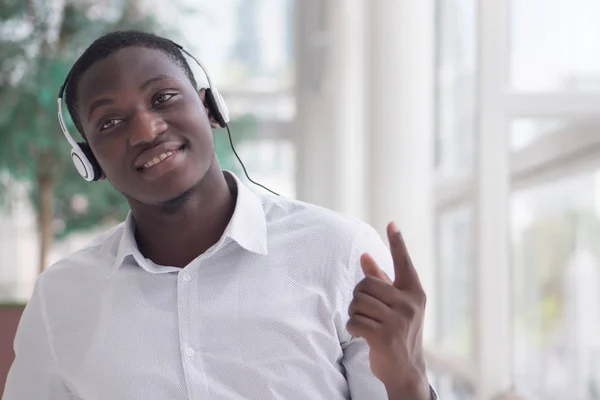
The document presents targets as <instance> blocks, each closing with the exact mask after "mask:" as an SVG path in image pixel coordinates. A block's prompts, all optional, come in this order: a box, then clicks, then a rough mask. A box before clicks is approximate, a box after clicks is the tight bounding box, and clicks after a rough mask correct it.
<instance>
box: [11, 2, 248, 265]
mask: <svg viewBox="0 0 600 400" xmlns="http://www.w3.org/2000/svg"><path fill="white" fill-rule="evenodd" d="M119 29H140V30H145V31H152V32H154V33H157V34H163V35H167V36H168V35H169V34H170V32H165V29H161V28H160V25H159V24H158V23H157V22H156V20H155V19H154V18H153V16H151V15H149V14H147V13H146V12H145V11H144V8H143V0H64V1H62V2H57V1H54V0H38V1H33V0H29V1H23V0H4V1H3V2H1V3H0V60H1V62H0V104H1V105H2V109H3V112H2V114H1V115H0V140H1V142H0V143H1V145H0V173H1V172H2V171H8V173H9V174H10V176H11V177H12V178H13V179H17V180H21V181H25V182H28V183H29V184H30V185H29V186H30V187H31V201H32V204H33V205H34V209H35V211H36V214H37V221H38V231H39V232H38V233H39V240H40V257H39V268H40V271H41V270H43V269H44V268H45V267H46V266H47V254H48V251H49V248H50V246H51V245H52V242H53V240H54V239H55V238H56V237H62V236H65V235H68V234H70V233H72V232H74V231H77V230H81V229H89V228H92V227H94V226H97V225H98V224H102V223H105V222H110V223H112V222H116V221H121V220H122V219H123V218H124V216H125V215H126V213H127V211H128V205H127V203H126V202H125V200H124V199H123V196H122V195H121V194H120V193H118V192H117V191H116V190H115V189H114V188H113V187H112V186H111V185H110V184H109V183H107V182H96V183H92V184H91V183H87V182H85V181H84V180H83V179H81V178H80V177H79V176H78V175H77V172H76V170H75V168H74V167H73V166H72V164H71V159H70V156H69V154H70V147H69V145H68V143H67V141H66V140H65V139H64V136H63V134H62V132H61V131H60V128H59V125H58V121H57V115H56V113H57V108H56V96H57V93H58V89H59V87H60V85H61V84H62V83H63V80H64V78H65V76H66V75H67V73H68V71H69V69H70V67H71V65H72V64H73V62H74V61H75V59H76V58H77V56H78V55H79V54H80V53H81V52H82V51H83V49H84V48H85V47H86V46H87V45H89V44H90V43H91V42H92V41H93V40H94V39H95V38H97V37H98V36H100V35H102V34H103V33H106V32H109V31H113V30H119ZM66 122H67V124H68V126H69V129H70V131H71V132H72V133H75V132H76V128H75V127H74V125H73V123H72V121H71V120H70V118H69V117H68V116H66ZM249 122H251V121H249V120H248V119H245V120H242V121H241V122H240V123H241V125H244V126H246V127H251V126H252V124H249ZM233 124H234V125H235V122H234V123H233ZM248 130H251V129H250V128H249V129H241V130H240V131H245V132H246V133H247V131H248ZM225 136H226V135H225ZM237 136H241V135H239V134H238V135H236V137H237ZM218 145H219V146H218V151H219V152H220V153H221V151H222V149H223V146H222V145H220V144H218ZM230 153H231V151H228V152H227V153H221V154H220V159H221V162H222V164H223V166H224V167H225V168H227V167H228V166H230V165H231V162H232V161H233V159H232V156H231V155H230ZM2 190H4V185H2V184H1V183H0V194H1V192H2ZM1 200H2V196H0V202H1Z"/></svg>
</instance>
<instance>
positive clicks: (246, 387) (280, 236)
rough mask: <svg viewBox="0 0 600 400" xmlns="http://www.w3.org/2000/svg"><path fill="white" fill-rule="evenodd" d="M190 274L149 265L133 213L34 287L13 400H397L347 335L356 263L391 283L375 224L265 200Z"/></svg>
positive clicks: (252, 201) (254, 199)
mask: <svg viewBox="0 0 600 400" xmlns="http://www.w3.org/2000/svg"><path fill="white" fill-rule="evenodd" d="M226 177H227V179H228V182H229V184H230V185H234V186H237V192H238V194H237V202H236V207H235V211H234V213H233V217H232V219H231V221H230V223H229V225H228V226H227V229H226V230H225V232H224V234H223V236H222V237H221V239H220V240H219V242H218V243H216V244H215V245H214V246H212V247H211V248H210V249H209V250H208V251H207V252H205V253H204V254H202V255H201V256H199V257H198V258H196V259H195V260H194V261H192V262H191V263H190V264H189V265H187V266H186V267H185V268H183V269H180V268H175V267H169V266H159V265H156V264H154V263H153V262H152V261H150V260H149V259H145V258H144V257H143V256H142V254H141V253H140V252H139V250H138V248H137V246H136V243H135V239H134V229H135V226H134V223H133V222H134V221H133V219H132V218H131V217H128V218H127V220H126V221H125V222H124V223H122V224H120V225H118V226H117V227H116V228H114V229H112V230H111V231H109V232H107V233H106V234H104V235H103V236H102V237H100V238H98V239H97V240H95V241H94V242H92V243H91V244H89V245H88V246H86V247H85V248H83V249H81V250H80V251H78V252H76V253H74V254H72V255H70V256H69V257H67V258H65V259H63V260H61V261H59V262H58V263H56V264H55V265H53V266H51V267H49V268H48V269H47V270H46V271H44V273H43V274H41V275H40V277H39V278H38V280H37V283H36V287H35V290H34V293H33V296H32V298H31V300H30V301H29V303H28V304H27V307H26V308H25V311H24V313H23V317H22V320H21V322H20V325H19V328H18V332H17V335H16V338H15V353H16V358H15V361H14V363H13V365H12V367H11V369H10V372H9V374H8V379H7V383H6V388H5V392H4V396H3V399H4V400H63V399H65V400H66V399H84V400H179V399H181V400H183V399H194V400H196V399H210V400H220V399H223V400H224V399H228V400H234V399H236V400H237V399H257V400H266V399H312V400H317V399H324V400H336V399H350V398H351V399H356V400H378V399H386V398H387V396H386V391H385V388H384V386H383V384H382V383H381V382H380V381H379V380H378V379H376V378H375V377H374V376H373V374H372V373H371V371H370V367H369V359H368V346H367V344H366V342H365V341H364V340H362V339H356V338H352V337H351V336H350V335H349V334H348V332H347V331H346V327H345V324H346V321H347V319H348V306H349V303H350V301H351V298H352V290H353V288H354V286H355V285H356V284H357V283H358V282H359V281H360V280H361V279H362V278H363V273H362V270H361V267H360V264H359V257H360V255H361V254H362V253H363V252H367V251H368V252H370V253H371V254H372V255H373V256H374V257H375V259H376V260H377V261H378V262H379V265H380V266H381V267H382V269H384V270H385V271H386V272H387V274H388V275H389V276H391V277H393V273H394V272H393V264H392V259H391V256H390V253H389V251H388V248H387V247H386V246H385V243H384V242H383V241H382V240H381V238H380V237H379V235H378V234H377V233H376V232H375V231H374V230H373V229H372V228H370V227H369V226H368V225H366V224H364V223H361V222H358V221H355V220H353V219H350V218H347V217H344V216H342V215H339V214H337V213H334V212H332V211H329V210H325V209H322V208H319V207H316V206H313V205H309V204H304V203H302V202H298V201H294V200H289V199H285V198H281V197H274V196H258V195H256V194H254V193H253V192H252V191H251V190H250V189H249V188H247V187H245V186H244V185H243V184H242V183H241V182H240V181H239V180H238V179H237V178H236V177H234V176H233V174H230V173H226Z"/></svg>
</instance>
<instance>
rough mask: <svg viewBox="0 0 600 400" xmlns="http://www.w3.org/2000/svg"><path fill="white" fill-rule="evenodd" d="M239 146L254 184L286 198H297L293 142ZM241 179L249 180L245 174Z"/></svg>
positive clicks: (267, 141) (251, 142)
mask: <svg viewBox="0 0 600 400" xmlns="http://www.w3.org/2000/svg"><path fill="white" fill-rule="evenodd" d="M239 147H240V149H239V155H240V157H241V159H242V161H243V162H244V164H245V165H246V169H247V170H248V173H249V174H250V178H252V180H253V181H255V182H257V183H260V184H261V185H263V186H266V187H268V188H269V189H271V190H273V191H274V192H277V193H279V194H280V195H282V196H286V197H292V198H293V197H294V195H295V185H294V183H295V177H296V173H295V157H294V155H295V153H294V144H293V143H292V141H291V139H251V140H248V141H245V142H242V143H241V144H240V146H239ZM238 176H239V177H240V178H243V179H245V176H244V174H243V171H242V173H241V174H238ZM247 183H248V184H249V185H250V187H251V188H253V189H255V188H256V187H255V186H254V185H252V183H251V182H247ZM258 189H259V190H262V189H260V188H258Z"/></svg>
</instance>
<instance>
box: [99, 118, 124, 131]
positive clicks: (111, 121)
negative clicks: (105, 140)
mask: <svg viewBox="0 0 600 400" xmlns="http://www.w3.org/2000/svg"><path fill="white" fill-rule="evenodd" d="M121 121H122V120H120V119H119V118H111V119H109V120H106V121H104V122H103V123H102V125H100V130H101V131H103V130H105V129H109V128H112V127H113V126H115V125H117V124H119V123H121Z"/></svg>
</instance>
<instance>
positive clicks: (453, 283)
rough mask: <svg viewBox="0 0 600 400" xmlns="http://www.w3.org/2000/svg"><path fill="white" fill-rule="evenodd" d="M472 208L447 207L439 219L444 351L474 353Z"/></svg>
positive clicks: (439, 298) (440, 320) (440, 319)
mask: <svg viewBox="0 0 600 400" xmlns="http://www.w3.org/2000/svg"><path fill="white" fill-rule="evenodd" d="M472 230H473V226H472V212H471V209H470V208H469V207H467V206H463V207H459V208H456V209H452V210H450V211H446V212H444V213H442V214H441V215H440V218H439V221H438V260H437V265H438V283H437V287H438V292H437V301H438V304H437V309H438V310H439V317H438V323H437V329H438V342H439V345H440V346H441V348H442V349H444V351H446V352H448V353H451V354H453V355H456V356H460V357H462V358H471V357H472V356H473V347H474V344H473V340H474V320H473V316H474V313H473V306H474V283H475V277H474V269H473V257H472V243H473V239H472Z"/></svg>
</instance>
